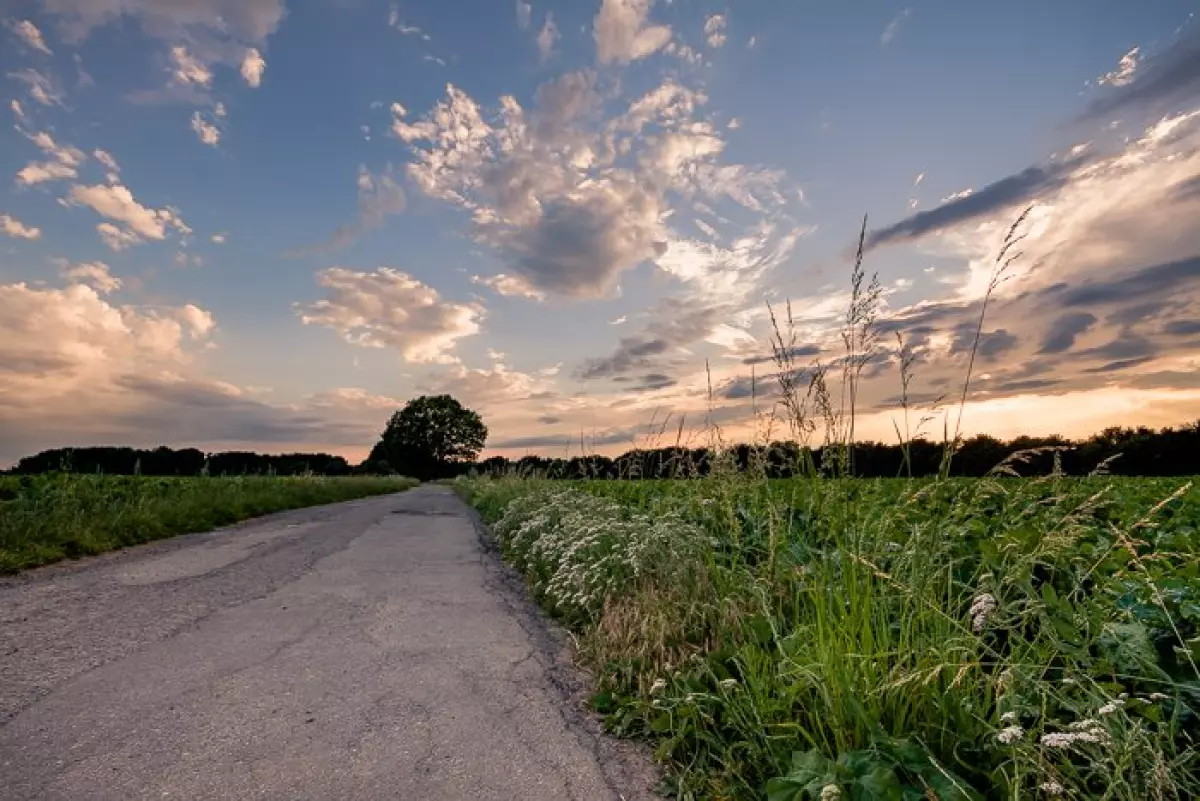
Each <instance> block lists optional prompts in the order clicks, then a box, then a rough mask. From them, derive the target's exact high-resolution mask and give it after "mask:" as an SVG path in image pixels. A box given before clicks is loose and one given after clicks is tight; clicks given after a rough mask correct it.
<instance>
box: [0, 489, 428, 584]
mask: <svg viewBox="0 0 1200 801" xmlns="http://www.w3.org/2000/svg"><path fill="white" fill-rule="evenodd" d="M416 483H417V482H416V481H413V480H411V479H406V478H365V477H364V478H324V477H319V476H314V477H297V478H291V477H287V478H285V477H267V476H244V477H234V478H227V477H220V478H215V477H202V478H154V477H142V476H102V475H78V474H74V475H73V474H66V473H60V474H50V475H39V476H0V572H9V573H11V572H14V571H17V570H20V569H22V568H28V567H35V566H37V565H44V564H48V563H50V562H55V561H58V560H60V559H64V558H70V557H77V556H85V555H88V554H97V553H102V552H104V551H111V550H113V549H115V548H123V547H125V546H127V545H136V544H138V543H142V542H149V541H150V540H156V539H161V538H163V537H171V536H174V535H176V534H184V533H188V532H193V531H208V530H211V529H214V528H217V527H219V526H224V525H228V524H230V523H236V522H237V521H239V520H245V519H246V518H249V517H255V516H257V515H264V514H268V513H270V512H279V511H282V510H284V509H296V508H299V507H304V506H317V505H319V504H324V503H334V502H336V501H348V500H352V499H354V498H363V497H366V496H369V495H380V494H383V493H388V492H398V491H400V490H403V489H408V488H409V487H412V486H415V485H416Z"/></svg>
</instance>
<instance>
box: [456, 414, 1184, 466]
mask: <svg viewBox="0 0 1200 801" xmlns="http://www.w3.org/2000/svg"><path fill="white" fill-rule="evenodd" d="M944 453H945V449H944V447H943V444H942V443H940V442H933V441H930V440H926V439H917V440H913V441H912V442H910V443H908V444H907V445H906V446H901V445H899V444H891V445H890V444H884V443H879V442H860V443H856V444H855V445H854V446H853V447H852V448H850V449H849V452H848V453H847V452H846V450H845V449H839V448H834V447H830V448H814V449H811V450H810V451H808V453H805V452H804V450H803V449H802V448H801V446H800V445H799V444H797V443H795V442H772V443H770V444H769V445H759V446H755V445H747V444H741V445H736V446H733V447H732V448H730V450H729V453H728V459H729V462H730V464H731V465H732V466H736V468H737V469H739V470H743V471H745V470H750V469H754V470H758V471H762V472H765V473H766V474H767V475H768V476H770V477H772V478H790V477H793V476H795V475H798V474H801V473H802V472H803V469H804V468H803V466H804V465H806V464H813V465H816V466H817V467H818V469H820V467H821V466H822V465H826V466H827V465H828V464H829V463H830V461H831V460H832V458H833V457H835V456H836V457H837V458H840V459H847V457H848V460H849V464H851V465H852V469H851V471H850V472H851V473H852V474H853V475H855V476H860V477H863V478H890V477H897V476H907V475H910V474H911V475H913V476H918V477H924V476H934V475H938V472H939V470H940V469H941V467H942V459H943V454H944ZM1018 454H1019V455H1020V456H1019V458H1016V459H1014V457H1017V455H1018ZM1010 460H1011V462H1010V464H1011V467H1012V468H1013V469H1014V470H1015V472H1017V473H1019V474H1020V475H1025V476H1037V475H1047V474H1049V473H1050V472H1052V471H1054V470H1056V469H1057V470H1059V471H1061V472H1062V473H1065V474H1067V475H1076V476H1082V475H1088V474H1089V473H1091V472H1093V471H1096V470H1097V469H1098V468H1101V467H1102V469H1103V470H1104V471H1105V472H1107V473H1110V474H1113V475H1126V476H1183V475H1196V474H1200V421H1197V422H1196V423H1191V424H1188V425H1184V426H1181V427H1179V428H1173V427H1167V428H1162V429H1158V430H1155V429H1151V428H1146V427H1137V428H1122V427H1112V428H1106V429H1104V430H1103V431H1101V432H1100V433H1098V434H1094V435H1092V436H1091V437H1088V438H1087V439H1084V440H1069V439H1067V438H1065V437H1060V436H1049V437H1028V436H1022V437H1017V438H1015V439H1011V440H1000V439H997V438H995V437H991V436H988V435H986V434H982V435H979V436H975V437H971V438H969V439H965V440H963V441H962V442H961V444H960V446H959V447H958V449H957V450H955V452H954V457H953V460H952V461H951V463H950V475H953V476H964V477H972V476H973V477H980V476H984V475H987V474H988V473H990V472H991V471H993V470H994V469H995V468H996V467H997V466H998V465H1001V464H1002V463H1005V462H1006V461H1010ZM712 466H713V453H712V451H711V450H710V449H708V448H685V447H678V446H672V447H664V448H635V449H633V450H630V451H627V452H626V453H623V454H622V455H620V456H617V457H615V458H610V457H607V456H599V455H590V456H577V457H574V458H571V459H565V458H545V457H541V456H532V455H530V456H523V457H521V458H520V459H516V460H510V459H506V458H505V457H503V456H493V457H491V458H489V459H485V460H483V461H482V462H480V463H479V464H478V465H475V466H474V469H476V470H477V471H479V472H481V473H487V474H493V475H499V474H506V473H510V472H513V471H515V472H517V473H534V472H536V473H539V474H544V475H547V476H549V477H552V478H562V479H580V478H599V479H625V478H629V479H634V478H674V477H681V476H703V475H707V474H708V473H709V472H710V471H711V469H712ZM910 470H911V473H910Z"/></svg>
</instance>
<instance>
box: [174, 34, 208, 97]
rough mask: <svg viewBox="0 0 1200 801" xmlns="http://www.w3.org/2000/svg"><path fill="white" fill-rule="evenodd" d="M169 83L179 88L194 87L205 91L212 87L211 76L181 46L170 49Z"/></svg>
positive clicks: (202, 65)
mask: <svg viewBox="0 0 1200 801" xmlns="http://www.w3.org/2000/svg"><path fill="white" fill-rule="evenodd" d="M169 72H170V74H171V81H172V82H173V83H177V84H180V85H181V86H188V85H193V84H194V85H196V86H203V87H205V88H206V89H207V88H208V87H209V86H211V85H212V79H213V74H212V71H211V70H209V68H208V67H206V66H205V65H204V64H202V63H200V61H198V60H197V59H196V58H194V57H193V56H192V54H191V53H189V52H188V49H187V48H186V47H184V46H183V45H176V46H175V47H172V48H171V66H170V69H169Z"/></svg>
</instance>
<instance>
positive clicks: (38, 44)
mask: <svg viewBox="0 0 1200 801" xmlns="http://www.w3.org/2000/svg"><path fill="white" fill-rule="evenodd" d="M8 27H9V29H10V30H11V31H12V32H13V33H14V34H16V35H17V38H19V39H20V40H21V41H22V42H24V43H25V45H26V46H27V47H29V48H30V49H32V50H36V51H38V52H39V53H42V54H43V55H47V56H52V55H54V53H53V51H51V50H50V48H49V47H47V46H46V40H45V39H44V38H42V32H41V31H40V30H38V27H37V26H36V25H34V24H33V23H32V22H30V21H29V20H27V19H23V20H19V21H18V20H14V21H13V22H10V23H9V24H8Z"/></svg>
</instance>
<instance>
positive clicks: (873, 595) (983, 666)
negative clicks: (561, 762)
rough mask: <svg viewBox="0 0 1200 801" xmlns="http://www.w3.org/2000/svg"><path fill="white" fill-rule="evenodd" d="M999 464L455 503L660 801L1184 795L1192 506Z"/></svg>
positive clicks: (1198, 599) (1198, 499) (1193, 720)
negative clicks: (632, 741)
mask: <svg viewBox="0 0 1200 801" xmlns="http://www.w3.org/2000/svg"><path fill="white" fill-rule="evenodd" d="M1015 466H1016V465H1013V464H1010V465H1007V466H1005V468H1003V469H1001V470H999V471H997V473H996V475H995V476H994V477H990V478H985V479H963V480H954V479H951V480H929V481H919V480H917V481H914V480H900V479H897V480H880V481H874V480H864V479H852V478H841V479H837V478H811V479H795V480H785V481H768V480H765V479H762V478H754V477H752V476H746V475H739V474H736V473H732V472H731V473H728V474H724V475H716V476H714V477H712V478H704V479H692V480H678V481H610V482H599V481H593V482H561V481H560V482H550V481H545V480H538V479H529V478H517V477H511V478H491V479H487V478H474V479H461V480H459V481H458V482H457V487H458V489H459V491H460V493H461V494H462V495H463V496H464V497H465V498H466V499H467V500H468V501H469V502H471V503H472V504H473V505H474V506H475V507H476V508H477V509H478V510H479V511H480V513H481V515H482V516H483V518H484V519H485V521H486V522H488V523H489V524H490V525H491V528H492V530H493V532H494V534H495V536H496V538H497V540H498V542H499V545H500V547H501V549H502V552H503V554H504V556H505V558H506V559H507V560H509V561H510V562H511V563H512V564H513V565H514V566H516V568H517V569H519V570H520V571H522V572H523V573H524V574H525V575H526V577H527V579H528V581H529V583H530V585H531V587H532V588H533V591H534V593H535V595H536V597H537V598H538V600H539V601H540V602H541V603H542V604H543V606H544V607H545V608H546V609H547V610H549V611H550V612H551V613H552V614H554V615H555V616H557V617H558V618H559V619H560V620H561V621H562V622H563V623H564V624H565V625H567V626H568V627H569V628H570V629H571V630H573V632H574V633H575V635H576V638H577V642H578V645H579V656H580V658H581V659H582V660H583V662H584V663H585V664H587V665H588V666H589V667H590V668H591V669H593V670H594V672H595V673H596V675H597V679H598V685H599V690H598V692H597V694H596V695H595V697H594V700H593V703H594V706H595V708H596V709H597V710H598V711H599V712H601V713H603V714H604V716H605V719H606V722H607V725H608V727H609V728H610V729H611V730H612V731H614V732H616V733H618V734H621V735H626V736H632V737H640V738H647V739H649V740H650V741H651V742H652V743H653V745H654V747H655V749H656V755H657V756H658V758H659V759H660V760H662V761H663V762H664V763H665V764H666V765H667V766H668V768H669V772H670V779H669V782H670V785H671V787H670V790H671V792H672V794H673V795H674V796H676V797H679V798H718V799H722V798H738V799H741V798H747V799H748V798H763V797H766V798H769V799H770V800H771V801H793V800H795V801H799V800H800V799H813V800H814V801H816V799H820V800H821V801H831V800H832V799H837V798H842V799H876V798H878V799H905V800H908V799H911V800H912V801H916V799H934V798H941V799H957V798H972V799H976V798H986V799H1016V798H1056V797H1061V798H1111V799H1130V801H1133V800H1134V799H1136V800H1137V801H1142V800H1143V799H1183V798H1195V797H1200V754H1198V751H1197V749H1198V748H1200V717H1198V712H1200V670H1198V669H1197V664H1198V663H1200V559H1198V557H1197V553H1198V551H1200V491H1198V490H1197V489H1194V488H1190V487H1189V485H1188V483H1187V482H1186V481H1180V480H1160V479H1128V478H1112V477H1105V476H1096V477H1091V478H1074V479H1072V478H1066V477H1062V476H1048V477H1045V478H1017V477H1013V476H1011V475H1006V473H1011V471H1012V468H1013V467H1015Z"/></svg>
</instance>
